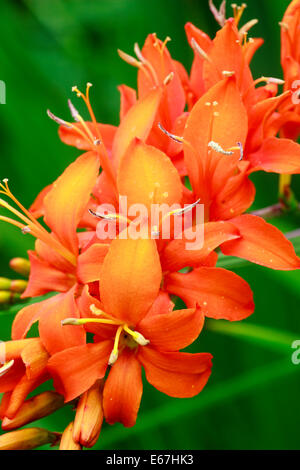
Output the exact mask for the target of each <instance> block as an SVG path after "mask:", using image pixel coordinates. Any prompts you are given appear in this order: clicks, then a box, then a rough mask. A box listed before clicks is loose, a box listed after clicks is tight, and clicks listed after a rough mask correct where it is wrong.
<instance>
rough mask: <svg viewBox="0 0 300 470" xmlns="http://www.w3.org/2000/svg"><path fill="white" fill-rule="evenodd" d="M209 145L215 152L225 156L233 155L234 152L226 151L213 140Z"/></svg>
mask: <svg viewBox="0 0 300 470" xmlns="http://www.w3.org/2000/svg"><path fill="white" fill-rule="evenodd" d="M207 145H208V147H211V148H212V149H213V150H214V151H215V152H218V153H222V154H223V155H233V152H232V151H231V150H224V149H223V148H222V147H221V145H220V144H218V143H217V142H214V141H212V140H211V141H210V142H209V143H208V144H207Z"/></svg>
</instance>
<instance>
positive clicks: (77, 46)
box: [0, 0, 300, 449]
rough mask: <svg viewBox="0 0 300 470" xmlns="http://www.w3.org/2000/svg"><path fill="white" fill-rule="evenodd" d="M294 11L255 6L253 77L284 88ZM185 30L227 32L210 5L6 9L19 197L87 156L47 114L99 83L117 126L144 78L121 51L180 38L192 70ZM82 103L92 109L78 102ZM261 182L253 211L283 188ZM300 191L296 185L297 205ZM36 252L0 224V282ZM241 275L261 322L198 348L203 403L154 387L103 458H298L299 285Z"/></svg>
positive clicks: (103, 444) (61, 110)
mask: <svg viewBox="0 0 300 470" xmlns="http://www.w3.org/2000/svg"><path fill="white" fill-rule="evenodd" d="M288 3H289V2H288V1H282V0H280V1H279V0H276V1H275V0H274V1H272V2H270V1H266V0H264V1H263V2H262V1H255V2H254V1H252V2H249V8H248V9H247V10H246V12H245V21H246V20H249V19H251V18H253V17H255V18H259V20H260V24H259V25H258V26H256V27H255V30H253V34H255V35H257V36H263V37H264V38H265V45H264V46H263V48H262V49H261V50H260V51H259V52H258V53H257V56H256V57H255V59H254V62H253V65H254V76H255V77H258V76H260V75H262V74H264V75H266V76H275V77H281V76H282V73H281V70H280V63H279V46H280V43H279V27H278V21H280V19H281V17H282V14H283V11H284V9H285V8H286V6H287V4H288ZM175 4H176V7H175ZM186 21H192V22H193V23H195V24H196V25H197V26H199V27H200V28H202V29H204V30H206V31H207V32H208V33H209V34H210V35H213V34H214V31H215V30H216V27H217V25H216V24H215V23H214V20H213V18H212V17H211V15H210V13H209V11H208V8H207V4H206V1H201V2H200V1H195V0H194V1H193V0H176V2H174V0H164V1H163V2H161V1H159V0H152V1H151V2H148V3H147V2H142V1H141V0H98V1H96V0H65V1H62V0H61V1H60V0H43V1H41V0H24V1H23V2H12V1H10V0H5V1H3V2H2V4H1V19H0V24H1V28H0V43H1V48H0V64H1V68H0V70H1V72H0V79H1V80H4V81H5V83H6V90H7V104H6V105H0V129H1V157H0V158H1V163H0V176H1V178H4V177H7V178H9V179H10V185H11V189H12V190H13V191H14V193H15V194H16V195H17V196H18V197H19V198H20V199H21V200H22V202H23V203H24V204H25V205H29V204H30V203H31V202H32V200H33V199H34V197H35V196H36V194H37V193H38V191H39V190H41V189H42V188H43V187H44V186H45V185H46V184H48V183H51V182H52V181H53V180H54V179H55V178H56V177H57V176H58V175H59V174H60V173H61V172H62V170H63V169H64V168H65V166H66V165H67V164H68V163H70V162H71V161H72V160H73V159H74V158H75V157H76V156H77V155H79V152H78V151H76V150H75V149H73V148H69V147H67V146H65V145H64V144H62V143H61V142H60V141H59V139H58V137H57V130H56V126H55V124H54V123H53V122H51V121H50V120H49V119H48V118H47V116H46V109H47V108H50V109H51V110H52V111H53V112H54V113H55V114H57V115H59V116H61V117H68V109H67V98H69V97H71V87H72V85H75V84H76V85H78V86H79V87H84V86H85V83H86V82H87V81H90V82H92V83H93V85H94V87H93V89H92V90H91V93H92V101H93V103H94V109H95V113H96V116H97V117H98V120H99V121H101V122H105V123H114V124H117V123H118V106H119V96H118V91H117V89H116V87H117V85H118V84H121V83H126V84H129V85H131V86H135V82H136V80H135V75H136V72H135V70H133V69H131V68H130V67H129V66H128V65H127V64H125V63H123V62H122V61H121V60H120V59H119V57H118V55H117V53H116V49H117V48H121V49H123V50H124V51H127V52H130V51H132V47H133V44H134V42H136V41H137V42H139V44H140V45H142V43H143V41H144V39H145V37H146V35H147V34H148V33H151V32H154V31H155V32H156V33H157V34H158V36H159V37H161V38H164V37H166V36H167V35H168V36H170V37H171V38H172V42H171V43H170V46H169V47H170V50H171V53H172V54H173V56H174V57H175V58H178V59H179V60H181V61H182V62H183V63H184V64H185V65H186V66H187V67H190V64H191V60H192V53H191V51H190V50H189V47H188V45H187V41H186V39H185V35H184V29H183V26H184V23H185V22H186ZM73 100H74V102H75V103H76V105H78V107H79V108H80V109H82V108H81V107H80V104H78V101H76V100H77V98H76V96H73ZM83 113H84V111H83ZM254 179H255V184H256V186H257V198H256V201H255V206H254V207H255V208H260V207H264V206H266V205H269V204H272V203H274V202H276V199H277V187H278V178H277V177H276V176H274V175H268V174H256V175H255V177H254ZM299 181H300V180H299V177H294V178H293V189H294V191H295V194H296V196H298V199H299V196H300V184H299ZM71 197H72V194H70V198H71ZM298 222H299V220H296V219H295V218H293V217H287V218H286V220H283V221H281V222H280V228H281V229H283V230H284V231H287V230H292V229H293V228H295V227H297V226H299V223H298ZM276 223H277V221H276ZM277 225H279V224H277ZM32 246H33V240H32V239H31V238H30V235H22V234H21V233H19V231H18V230H17V229H15V228H13V227H8V226H5V225H3V224H1V229H0V253H1V262H0V263H1V275H8V274H9V269H8V262H9V259H10V258H12V257H14V256H23V255H24V252H25V250H27V249H30V248H31V247H32ZM233 269H234V270H236V272H237V273H238V274H240V275H242V276H243V277H244V278H245V279H246V280H247V281H248V282H249V283H250V285H251V286H252V288H253V291H254V294H255V302H256V311H255V313H254V315H253V316H252V317H251V318H249V319H248V320H247V321H245V322H242V323H241V324H239V325H231V324H229V323H225V324H224V323H222V324H221V323H220V325H219V324H218V325H216V322H215V323H213V322H207V326H206V327H205V331H204V332H203V334H202V335H201V336H200V338H199V340H198V341H197V344H195V345H194V346H193V347H192V350H198V351H209V352H211V353H212V354H213V355H214V369H213V374H212V377H211V379H210V381H209V384H208V386H207V387H206V389H205V390H204V391H203V393H201V394H200V395H199V396H198V397H196V398H194V399H190V400H179V399H173V398H169V397H167V396H165V395H163V394H160V393H159V392H158V391H156V390H155V389H153V388H152V387H151V386H149V385H148V384H146V383H145V388H144V397H143V401H142V407H141V412H140V414H139V418H138V422H137V425H136V427H135V428H133V429H124V428H122V426H118V425H117V426H114V427H110V426H108V425H104V427H103V431H102V435H101V438H100V440H99V442H98V444H97V446H96V448H98V449H102V448H108V449H138V448H141V449H155V448H156V449H170V448H176V449H263V448H269V449H276V448H279V449H299V437H298V436H299V432H298V417H299V413H300V403H299V399H298V389H299V374H300V365H299V366H296V365H293V364H292V363H291V354H292V352H293V350H292V349H291V343H292V341H293V340H296V339H300V326H299V308H298V302H299V297H300V276H299V273H297V272H289V273H286V272H273V271H271V270H268V269H266V268H260V267H257V266H249V265H245V266H242V265H239V264H236V266H235V267H233ZM10 274H11V273H10ZM17 308H19V307H16V308H14V311H13V313H15V312H16V309H17ZM12 318H13V315H12V314H8V313H5V312H1V315H0V328H1V339H2V340H7V339H9V334H10V327H11V322H12ZM247 325H249V326H248V327H247ZM270 329H271V330H274V331H275V332H274V331H270ZM285 332H288V333H285ZM71 419H72V412H71V408H70V407H67V408H65V409H63V410H60V411H58V412H56V413H55V414H54V415H53V416H50V417H49V418H45V419H43V420H41V422H39V423H38V425H41V426H43V427H47V428H49V429H51V430H53V431H62V430H63V429H64V427H65V426H66V425H67V423H68V422H69V421H70V420H71Z"/></svg>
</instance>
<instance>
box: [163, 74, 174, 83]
mask: <svg viewBox="0 0 300 470" xmlns="http://www.w3.org/2000/svg"><path fill="white" fill-rule="evenodd" d="M173 78H174V72H170V73H169V75H167V76H166V78H165V79H164V85H165V86H167V85H168V84H169V83H170V82H171V81H172V80H173Z"/></svg>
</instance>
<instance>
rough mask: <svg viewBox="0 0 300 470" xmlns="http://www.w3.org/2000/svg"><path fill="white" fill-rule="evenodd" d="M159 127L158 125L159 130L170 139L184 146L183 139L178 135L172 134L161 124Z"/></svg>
mask: <svg viewBox="0 0 300 470" xmlns="http://www.w3.org/2000/svg"><path fill="white" fill-rule="evenodd" d="M157 125H158V127H159V129H160V130H161V131H162V132H163V133H164V134H166V135H167V136H168V137H170V139H172V140H174V141H175V142H177V143H178V144H183V137H179V136H178V135H174V134H171V132H169V131H167V129H165V128H164V127H163V126H162V125H161V123H160V122H159V123H158V124H157Z"/></svg>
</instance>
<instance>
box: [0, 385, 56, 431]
mask: <svg viewBox="0 0 300 470" xmlns="http://www.w3.org/2000/svg"><path fill="white" fill-rule="evenodd" d="M63 405H64V398H63V396H62V395H60V394H59V393H56V392H53V391H48V392H43V393H40V394H39V395H37V396H35V397H32V398H30V399H29V400H26V401H25V402H24V403H23V405H22V406H21V408H19V410H18V412H17V414H16V415H15V416H14V418H13V419H9V418H7V417H5V418H4V419H3V421H2V429H4V431H10V430H11V429H16V428H20V427H21V426H24V425H25V424H28V423H31V422H32V421H36V420H37V419H41V418H44V417H45V416H48V415H50V414H51V413H54V411H56V410H58V409H59V408H61V407H62V406H63Z"/></svg>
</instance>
